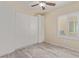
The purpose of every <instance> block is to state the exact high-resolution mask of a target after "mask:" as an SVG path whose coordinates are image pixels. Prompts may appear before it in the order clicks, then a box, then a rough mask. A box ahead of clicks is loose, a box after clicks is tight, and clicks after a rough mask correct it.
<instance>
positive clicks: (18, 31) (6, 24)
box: [0, 6, 44, 56]
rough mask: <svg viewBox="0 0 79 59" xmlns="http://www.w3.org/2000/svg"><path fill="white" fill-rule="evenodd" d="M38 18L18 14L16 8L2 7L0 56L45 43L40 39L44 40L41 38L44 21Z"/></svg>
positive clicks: (0, 9)
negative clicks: (38, 43)
mask: <svg viewBox="0 0 79 59" xmlns="http://www.w3.org/2000/svg"><path fill="white" fill-rule="evenodd" d="M40 17H41V16H40ZM38 18H39V17H38V16H30V15H26V14H23V13H20V12H16V9H15V7H12V6H1V7H0V56H1V55H4V54H6V53H10V52H12V51H14V50H15V49H17V48H21V47H24V46H28V45H31V44H35V43H37V42H43V41H44V39H41V40H40V39H39V37H41V38H44V37H42V36H40V35H42V32H43V29H42V28H43V27H41V26H42V25H43V24H42V25H41V22H42V21H41V20H40V19H39V20H38ZM41 19H43V18H41ZM39 24H40V25H39ZM39 26H40V27H39ZM41 29H42V31H40V30H41ZM43 36H44V35H43Z"/></svg>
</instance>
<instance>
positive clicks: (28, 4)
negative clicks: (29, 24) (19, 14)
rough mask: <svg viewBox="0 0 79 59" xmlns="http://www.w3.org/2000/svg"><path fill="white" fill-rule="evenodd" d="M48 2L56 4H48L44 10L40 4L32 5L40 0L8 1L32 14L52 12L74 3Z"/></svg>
mask: <svg viewBox="0 0 79 59" xmlns="http://www.w3.org/2000/svg"><path fill="white" fill-rule="evenodd" d="M47 2H54V3H56V6H46V10H42V9H41V7H40V6H39V5H38V6H35V7H31V5H33V4H36V3H38V1H16V2H7V3H8V4H10V5H11V4H13V5H15V6H17V7H18V8H19V9H21V10H22V11H24V12H27V13H30V14H38V13H46V12H50V11H53V10H55V9H57V8H60V7H62V6H66V5H69V4H71V3H72V1H47ZM1 3H2V4H3V2H0V4H1ZM4 4H5V3H4ZM21 10H20V11H21Z"/></svg>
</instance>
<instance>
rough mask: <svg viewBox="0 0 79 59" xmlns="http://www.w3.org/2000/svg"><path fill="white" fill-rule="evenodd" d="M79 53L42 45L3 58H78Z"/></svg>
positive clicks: (17, 51)
mask: <svg viewBox="0 0 79 59" xmlns="http://www.w3.org/2000/svg"><path fill="white" fill-rule="evenodd" d="M78 57H79V53H77V52H74V51H72V50H70V49H66V48H63V47H59V46H55V45H50V44H48V43H40V44H35V45H31V46H28V47H24V48H21V49H17V50H16V51H14V52H12V53H10V54H7V55H4V56H1V58H78Z"/></svg>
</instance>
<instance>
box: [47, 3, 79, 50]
mask: <svg viewBox="0 0 79 59" xmlns="http://www.w3.org/2000/svg"><path fill="white" fill-rule="evenodd" d="M77 11H78V12H79V2H75V3H74V4H70V5H67V6H64V7H60V8H58V9H56V10H54V11H51V12H50V13H47V14H46V18H45V33H46V34H45V39H46V40H45V41H46V42H48V43H50V44H55V45H58V46H63V47H66V48H70V49H72V50H76V51H79V40H78V39H74V38H73V39H67V38H61V37H58V36H57V32H58V24H57V22H58V21H57V20H58V17H59V16H60V15H65V14H68V13H73V12H77Z"/></svg>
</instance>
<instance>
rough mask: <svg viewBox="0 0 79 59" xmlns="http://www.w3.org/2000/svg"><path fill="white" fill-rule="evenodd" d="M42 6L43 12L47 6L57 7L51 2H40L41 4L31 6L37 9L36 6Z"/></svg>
mask: <svg viewBox="0 0 79 59" xmlns="http://www.w3.org/2000/svg"><path fill="white" fill-rule="evenodd" d="M38 5H39V6H40V7H42V10H45V6H46V5H49V6H55V5H56V4H55V3H51V2H46V1H39V3H37V4H34V5H31V7H35V6H38Z"/></svg>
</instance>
